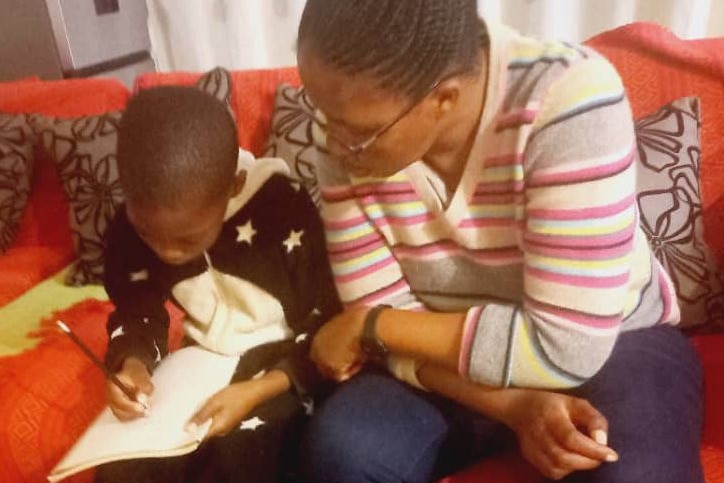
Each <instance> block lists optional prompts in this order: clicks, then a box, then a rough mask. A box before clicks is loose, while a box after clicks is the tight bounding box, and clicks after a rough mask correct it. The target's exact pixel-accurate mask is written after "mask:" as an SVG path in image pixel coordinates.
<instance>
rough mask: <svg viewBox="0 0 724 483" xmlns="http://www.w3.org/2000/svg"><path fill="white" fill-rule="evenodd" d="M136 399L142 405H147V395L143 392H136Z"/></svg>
mask: <svg viewBox="0 0 724 483" xmlns="http://www.w3.org/2000/svg"><path fill="white" fill-rule="evenodd" d="M136 401H138V402H140V403H141V404H142V405H143V406H146V407H148V396H146V395H145V394H144V393H142V392H139V393H138V394H136Z"/></svg>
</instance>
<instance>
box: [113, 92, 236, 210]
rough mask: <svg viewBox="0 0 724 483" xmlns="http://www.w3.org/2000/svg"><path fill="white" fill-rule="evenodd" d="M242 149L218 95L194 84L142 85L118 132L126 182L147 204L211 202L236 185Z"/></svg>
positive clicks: (129, 193) (133, 196)
mask: <svg viewBox="0 0 724 483" xmlns="http://www.w3.org/2000/svg"><path fill="white" fill-rule="evenodd" d="M238 150H239V147H238V140H237V134H236V126H235V124H234V120H233V119H232V117H231V115H230V114H229V112H228V111H227V109H226V106H224V105H223V104H222V103H221V102H220V101H218V100H217V99H215V98H213V97H211V96H210V95H208V94H206V93H204V92H202V91H199V90H197V89H194V88H190V87H176V86H173V87H172V86H166V87H155V88H152V89H147V90H142V91H141V92H140V93H138V94H137V95H135V96H134V97H133V98H132V99H131V100H130V101H129V103H128V106H127V108H126V111H125V113H124V115H123V118H122V119H121V124H120V128H119V132H118V171H119V175H120V179H121V184H122V186H123V189H124V192H125V194H126V197H127V199H128V200H129V201H131V202H133V203H139V204H143V205H145V206H149V205H150V206H166V207H176V206H178V205H179V204H180V203H181V202H192V203H207V202H211V201H214V200H216V199H218V198H219V197H220V196H223V195H226V194H227V193H228V190H229V189H231V182H232V180H233V179H234V176H235V174H236V162H237V158H238V152H239V151H238Z"/></svg>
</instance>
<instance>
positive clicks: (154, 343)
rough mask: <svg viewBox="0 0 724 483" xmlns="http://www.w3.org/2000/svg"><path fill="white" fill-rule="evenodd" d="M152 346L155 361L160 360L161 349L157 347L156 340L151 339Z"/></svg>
mask: <svg viewBox="0 0 724 483" xmlns="http://www.w3.org/2000/svg"><path fill="white" fill-rule="evenodd" d="M153 348H154V349H156V362H158V361H160V360H161V351H160V350H159V348H158V344H156V341H155V340H154V341H153Z"/></svg>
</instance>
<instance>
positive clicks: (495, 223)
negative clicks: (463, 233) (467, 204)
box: [458, 218, 518, 228]
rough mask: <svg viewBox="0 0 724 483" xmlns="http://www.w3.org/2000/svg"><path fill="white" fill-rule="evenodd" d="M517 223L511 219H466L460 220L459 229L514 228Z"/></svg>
mask: <svg viewBox="0 0 724 483" xmlns="http://www.w3.org/2000/svg"><path fill="white" fill-rule="evenodd" d="M517 224H518V221H516V220H514V219H512V218H477V219H475V218H467V219H464V220H462V221H461V222H460V223H459V224H458V227H459V228H490V227H506V226H515V225H517Z"/></svg>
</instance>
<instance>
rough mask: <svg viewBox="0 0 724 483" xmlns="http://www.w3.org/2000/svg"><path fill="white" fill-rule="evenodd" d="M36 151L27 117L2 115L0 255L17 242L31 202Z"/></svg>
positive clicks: (0, 146)
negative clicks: (29, 198)
mask: <svg viewBox="0 0 724 483" xmlns="http://www.w3.org/2000/svg"><path fill="white" fill-rule="evenodd" d="M34 147H35V139H34V136H33V132H32V131H31V130H30V127H29V126H28V123H27V119H26V116H25V115H23V114H3V113H0V253H3V252H4V251H5V250H6V249H7V248H8V247H9V246H10V244H11V243H12V242H13V240H14V239H15V234H16V231H17V228H18V224H19V222H20V218H21V217H22V215H23V211H24V210H25V205H26V204H27V202H28V195H29V194H30V181H31V176H32V168H33V151H34Z"/></svg>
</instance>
